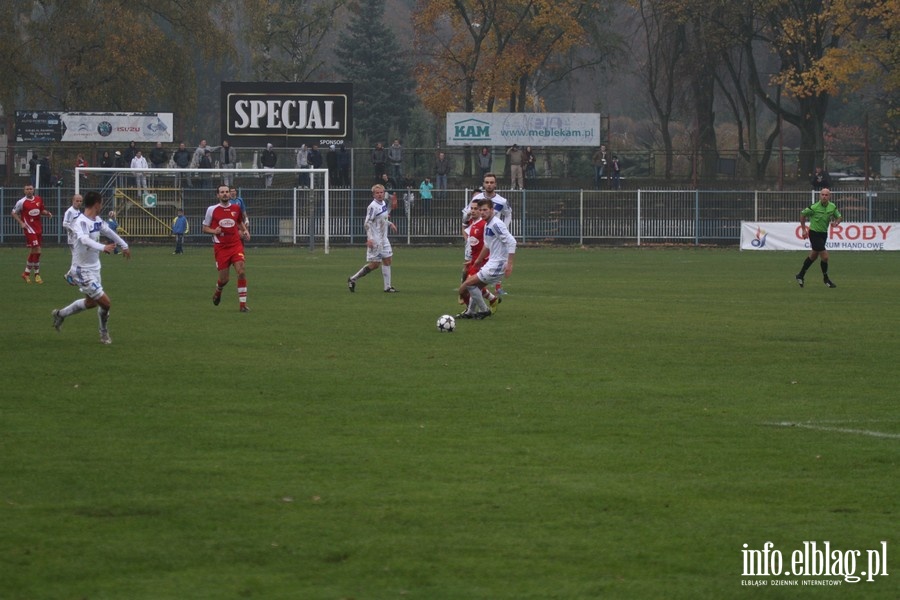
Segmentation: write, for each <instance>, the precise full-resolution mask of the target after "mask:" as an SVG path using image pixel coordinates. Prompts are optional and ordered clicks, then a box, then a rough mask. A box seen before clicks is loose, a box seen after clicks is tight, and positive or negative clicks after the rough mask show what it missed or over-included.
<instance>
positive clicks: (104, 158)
mask: <svg viewBox="0 0 900 600" xmlns="http://www.w3.org/2000/svg"><path fill="white" fill-rule="evenodd" d="M100 166H101V167H103V168H104V169H111V168H113V167H114V166H115V163H114V162H113V159H112V156H110V155H109V150H104V151H103V154H102V155H101V156H100ZM101 177H102V178H103V187H102V188H101V190H100V191H101V192H102V193H107V192H108V190H109V188H110V183H111V182H112V179H113V174H112V173H103V174H102V175H101Z"/></svg>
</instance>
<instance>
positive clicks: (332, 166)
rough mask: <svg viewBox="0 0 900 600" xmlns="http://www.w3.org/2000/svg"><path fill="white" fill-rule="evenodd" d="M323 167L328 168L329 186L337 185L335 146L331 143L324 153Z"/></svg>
mask: <svg viewBox="0 0 900 600" xmlns="http://www.w3.org/2000/svg"><path fill="white" fill-rule="evenodd" d="M325 168H327V169H328V184H329V185H330V186H331V187H335V186H337V185H338V178H339V175H338V155H337V146H335V145H334V144H331V145H330V146H328V152H326V153H325Z"/></svg>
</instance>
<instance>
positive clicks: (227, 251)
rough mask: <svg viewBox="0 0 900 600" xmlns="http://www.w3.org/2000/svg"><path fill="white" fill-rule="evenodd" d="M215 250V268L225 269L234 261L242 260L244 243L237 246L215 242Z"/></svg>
mask: <svg viewBox="0 0 900 600" xmlns="http://www.w3.org/2000/svg"><path fill="white" fill-rule="evenodd" d="M213 247H214V248H215V250H216V269H218V270H219V271H225V270H227V269H228V267H230V266H231V265H233V264H234V263H239V262H244V245H243V244H241V245H238V246H224V247H223V246H222V245H221V244H216V245H215V246H213Z"/></svg>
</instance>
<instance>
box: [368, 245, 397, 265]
mask: <svg viewBox="0 0 900 600" xmlns="http://www.w3.org/2000/svg"><path fill="white" fill-rule="evenodd" d="M393 255H394V249H393V248H391V243H390V242H389V241H385V242H384V243H383V244H382V245H380V246H375V247H373V248H369V247H368V246H366V262H381V261H382V260H384V259H385V258H390V257H392V256H393Z"/></svg>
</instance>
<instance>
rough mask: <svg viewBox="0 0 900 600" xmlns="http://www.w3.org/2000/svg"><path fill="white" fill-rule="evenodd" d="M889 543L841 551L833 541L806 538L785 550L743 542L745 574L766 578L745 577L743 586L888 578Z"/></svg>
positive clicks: (743, 574)
mask: <svg viewBox="0 0 900 600" xmlns="http://www.w3.org/2000/svg"><path fill="white" fill-rule="evenodd" d="M887 550H888V549H887V542H886V541H882V542H881V547H880V548H874V549H870V550H841V549H839V548H833V547H832V545H831V542H829V541H825V542H814V541H805V542H803V544H802V547H801V548H798V549H796V550H794V551H793V552H789V553H783V552H782V551H781V550H779V549H777V548H775V544H774V543H772V542H766V543H765V544H763V547H762V549H761V550H754V549H752V548H750V547H749V544H744V545H743V550H741V555H742V559H743V572H742V573H741V576H742V577H765V578H766V579H741V585H742V586H744V585H749V586H760V587H761V586H781V585H796V586H801V585H802V586H839V585H842V584H844V583H859V582H860V581H866V582H873V581H875V578H876V577H887V576H888V570H887Z"/></svg>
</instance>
